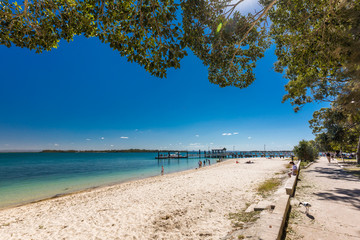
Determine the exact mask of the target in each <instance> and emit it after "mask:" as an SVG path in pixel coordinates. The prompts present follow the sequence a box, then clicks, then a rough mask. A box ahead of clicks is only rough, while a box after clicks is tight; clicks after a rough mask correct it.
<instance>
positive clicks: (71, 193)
mask: <svg viewBox="0 0 360 240" xmlns="http://www.w3.org/2000/svg"><path fill="white" fill-rule="evenodd" d="M230 160H234V159H226V160H223V161H222V162H219V163H218V162H216V163H214V164H212V165H210V166H206V168H207V167H211V166H216V165H218V164H221V163H224V162H227V161H230ZM200 169H203V167H202V168H200ZM200 169H198V168H195V169H187V170H181V171H178V172H171V173H165V174H164V176H165V175H166V176H168V175H171V174H178V173H185V172H188V171H189V172H191V171H196V170H200ZM157 177H161V173H160V174H159V175H153V176H144V177H141V176H140V177H134V178H132V179H129V180H124V181H119V182H112V183H107V184H101V185H98V186H93V187H88V188H85V189H82V190H78V191H74V192H68V193H66V192H61V193H57V194H55V195H53V196H50V197H46V198H43V199H39V200H30V201H25V202H23V203H17V204H14V205H9V206H5V207H0V211H2V210H5V209H11V208H17V207H21V206H26V205H30V204H34V203H39V202H43V201H48V200H51V199H57V198H61V197H65V196H69V195H74V194H79V193H85V192H90V191H93V190H96V189H101V188H108V187H113V186H117V185H121V184H125V183H130V182H135V181H140V180H145V179H151V178H157Z"/></svg>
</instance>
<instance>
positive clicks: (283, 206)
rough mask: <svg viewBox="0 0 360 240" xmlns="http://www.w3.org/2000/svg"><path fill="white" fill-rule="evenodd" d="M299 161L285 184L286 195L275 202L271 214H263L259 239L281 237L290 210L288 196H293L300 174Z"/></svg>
mask: <svg viewBox="0 0 360 240" xmlns="http://www.w3.org/2000/svg"><path fill="white" fill-rule="evenodd" d="M300 163H301V161H298V163H297V164H296V166H297V168H298V173H297V175H296V176H291V177H290V178H289V179H288V180H287V182H286V184H285V190H286V195H282V196H280V198H279V199H278V200H277V201H276V203H275V208H274V211H273V212H272V213H271V214H269V215H267V216H264V218H263V221H264V225H263V227H264V229H261V230H262V231H261V233H260V239H263V240H274V239H276V240H280V239H281V237H282V234H283V232H284V227H285V223H286V221H287V218H288V214H289V210H290V197H291V196H293V194H294V192H295V188H296V183H297V179H298V176H299V174H300ZM308 166H309V165H308ZM308 166H307V167H308Z"/></svg>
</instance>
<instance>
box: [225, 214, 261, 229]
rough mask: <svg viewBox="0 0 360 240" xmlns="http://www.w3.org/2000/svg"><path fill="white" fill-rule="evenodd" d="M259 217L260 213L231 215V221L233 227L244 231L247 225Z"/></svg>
mask: <svg viewBox="0 0 360 240" xmlns="http://www.w3.org/2000/svg"><path fill="white" fill-rule="evenodd" d="M259 215H260V211H252V212H238V213H229V219H230V220H231V222H232V224H233V227H235V228H240V229H243V228H244V224H245V223H253V222H255V221H256V220H257V219H258V218H259Z"/></svg>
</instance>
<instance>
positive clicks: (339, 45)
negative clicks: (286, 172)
mask: <svg viewBox="0 0 360 240" xmlns="http://www.w3.org/2000/svg"><path fill="white" fill-rule="evenodd" d="M243 1H244V0H237V1H231V0H220V1H219V0H179V1H177V2H175V1H174V0H125V1H117V0H112V1H109V0H87V1H80V0H47V1H43V0H22V1H19V3H18V2H16V1H9V0H0V44H2V45H5V46H8V47H10V46H12V45H15V46H18V47H25V48H29V49H33V50H35V51H36V52H42V51H49V50H51V49H52V48H56V47H57V46H58V42H59V41H60V40H62V39H64V40H66V41H70V40H72V39H73V37H74V36H75V35H84V36H86V37H97V38H99V39H100V40H101V41H102V42H103V43H106V44H109V46H110V47H111V48H113V49H114V50H117V51H118V52H119V53H120V55H121V56H124V57H126V58H127V59H128V61H131V62H136V63H138V64H140V65H141V66H143V67H144V68H145V69H146V70H147V71H148V72H149V73H150V74H152V75H154V76H157V77H166V71H167V69H168V68H179V67H180V60H181V59H182V58H183V57H184V56H185V55H186V54H187V52H186V51H187V50H188V49H190V50H191V51H193V52H194V54H195V55H196V56H197V57H199V58H200V59H201V60H202V62H203V63H204V65H205V66H207V68H208V72H209V74H208V76H209V77H208V78H209V81H210V82H212V83H214V84H218V85H219V86H221V87H225V86H235V87H239V88H244V87H247V86H249V85H250V84H251V83H252V82H253V81H254V79H255V76H254V71H253V70H254V68H255V66H256V62H257V60H259V59H260V58H262V57H263V56H264V53H265V50H266V49H267V48H268V47H269V46H270V44H272V43H273V44H275V45H276V50H275V54H276V55H277V58H278V59H277V62H276V63H275V70H276V71H277V72H280V73H283V74H284V77H285V78H286V79H288V83H287V84H286V86H285V89H286V91H287V93H286V95H285V96H284V98H283V101H290V103H291V104H293V105H294V108H295V111H297V110H299V109H300V108H301V107H302V106H303V105H304V104H306V103H309V102H312V101H331V102H333V103H334V104H333V107H334V108H336V110H335V112H341V113H342V114H344V115H345V116H347V117H345V119H346V120H341V121H340V122H342V123H343V122H344V121H347V120H349V121H350V119H354V118H357V116H358V115H359V113H360V107H359V106H360V83H359V76H360V51H358V49H359V48H360V1H359V0H328V1H324V0H311V1H309V0H281V1H278V0H259V4H261V6H262V8H261V9H260V10H258V11H254V12H253V13H249V14H247V15H244V14H241V13H240V12H239V11H238V10H237V7H238V6H239V5H240V4H241V3H242V2H243ZM332 111H333V109H330V110H327V111H325V110H324V111H322V110H321V111H320V112H319V114H317V113H316V114H317V115H316V114H315V119H318V120H319V119H321V118H323V117H329V119H328V120H329V121H330V120H331V119H333V118H332V117H331V116H332V115H331V116H330V115H327V114H330V112H332ZM325 113H326V114H325ZM318 120H314V122H313V124H315V122H316V121H318ZM320 122H321V123H322V124H325V123H326V121H318V123H319V124H320ZM318 123H316V124H318ZM314 126H315V125H314ZM323 127H324V129H328V130H329V128H328V127H326V126H325V125H324V126H323ZM357 134H359V133H357ZM359 135H360V134H359ZM328 137H329V136H328ZM358 148H359V149H360V138H359V143H358ZM357 156H358V161H359V163H360V150H358V154H357Z"/></svg>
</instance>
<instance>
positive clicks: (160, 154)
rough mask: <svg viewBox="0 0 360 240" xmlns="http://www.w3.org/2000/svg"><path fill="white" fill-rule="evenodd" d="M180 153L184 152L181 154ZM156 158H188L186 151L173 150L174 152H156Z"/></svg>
mask: <svg viewBox="0 0 360 240" xmlns="http://www.w3.org/2000/svg"><path fill="white" fill-rule="evenodd" d="M182 153H185V155H183V154H182ZM155 158H156V159H168V158H189V152H188V151H175V152H158V155H157V156H156V157H155Z"/></svg>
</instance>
